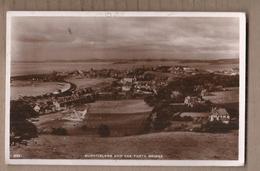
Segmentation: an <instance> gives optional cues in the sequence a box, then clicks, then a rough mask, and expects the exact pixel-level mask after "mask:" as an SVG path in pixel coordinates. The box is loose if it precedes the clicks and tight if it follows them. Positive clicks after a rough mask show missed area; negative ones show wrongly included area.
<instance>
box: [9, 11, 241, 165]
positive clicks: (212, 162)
mask: <svg viewBox="0 0 260 171" xmlns="http://www.w3.org/2000/svg"><path fill="white" fill-rule="evenodd" d="M39 16H42V17H54V16H55V17H238V18H239V21H240V22H239V23H240V26H239V29H240V35H239V37H240V39H239V44H240V45H239V50H240V52H239V72H240V73H239V76H240V78H239V147H238V148H239V150H238V160H128V159H127V160H124V159H122V160H111V159H109V160H104V159H97V160H92V159H10V139H9V135H10V131H9V130H10V115H9V113H10V72H11V64H10V61H11V19H12V17H39ZM5 82H6V83H5V86H6V91H5V99H6V100H5V162H6V164H15V165H106V166H244V163H245V117H246V116H245V114H246V16H245V13H242V12H133V11H129V12H117V11H85V12H82V11H8V12H7V20H6V79H5Z"/></svg>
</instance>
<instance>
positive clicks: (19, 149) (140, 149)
mask: <svg viewBox="0 0 260 171" xmlns="http://www.w3.org/2000/svg"><path fill="white" fill-rule="evenodd" d="M12 154H21V155H22V158H30V159H84V158H85V157H84V155H85V154H114V155H115V154H126V155H127V154H128V155H137V154H143V155H144V154H154V155H162V156H163V158H162V159H175V160H180V159H182V160H184V159H188V160H193V159H196V160H235V159H237V156H238V132H237V131H234V132H229V133H226V134H210V133H194V132H161V133H150V134H145V135H135V136H127V137H108V138H99V137H88V136H55V135H41V136H39V137H38V138H36V139H34V140H31V141H30V142H29V144H28V145H27V146H24V145H19V146H12V147H11V156H12Z"/></svg>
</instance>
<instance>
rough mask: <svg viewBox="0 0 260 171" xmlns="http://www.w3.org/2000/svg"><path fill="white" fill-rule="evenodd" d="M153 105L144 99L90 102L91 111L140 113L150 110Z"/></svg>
mask: <svg viewBox="0 0 260 171" xmlns="http://www.w3.org/2000/svg"><path fill="white" fill-rule="evenodd" d="M151 110H152V107H150V106H148V105H147V104H146V103H145V102H144V100H116V101H115V100H114V101H96V102H95V103H91V104H90V109H89V112H90V113H119V114H123V113H127V114H128V113H139V112H150V111H151Z"/></svg>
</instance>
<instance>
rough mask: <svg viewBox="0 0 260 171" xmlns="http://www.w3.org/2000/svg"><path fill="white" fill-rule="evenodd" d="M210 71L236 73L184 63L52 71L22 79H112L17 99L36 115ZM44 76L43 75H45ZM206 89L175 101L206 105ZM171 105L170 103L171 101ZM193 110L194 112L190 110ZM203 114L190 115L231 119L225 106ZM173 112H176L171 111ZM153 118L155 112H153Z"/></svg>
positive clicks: (140, 93) (132, 94) (142, 94)
mask: <svg viewBox="0 0 260 171" xmlns="http://www.w3.org/2000/svg"><path fill="white" fill-rule="evenodd" d="M208 73H213V74H216V75H219V74H222V75H229V76H236V75H238V70H237V69H231V70H228V71H215V72H209V71H205V70H200V69H197V68H193V67H188V66H156V67H139V68H135V69H131V70H115V69H101V70H94V69H90V70H89V71H81V70H78V71H75V72H67V73H66V72H55V73H52V76H51V80H49V78H48V77H49V75H47V76H41V77H38V76H37V75H32V76H26V79H30V80H32V81H53V80H55V79H57V80H58V81H64V80H66V78H70V77H74V78H77V79H84V78H113V79H114V81H113V82H112V83H111V84H110V85H109V86H106V87H102V88H96V87H86V88H80V89H79V88H77V87H76V85H75V84H74V83H70V82H68V81H66V83H69V85H70V86H67V87H66V88H65V89H64V88H63V89H61V90H57V91H55V92H52V93H48V94H44V95H39V96H23V97H20V99H19V100H23V101H26V102H27V103H28V104H30V106H31V107H32V108H33V109H34V110H35V111H36V112H37V113H39V114H40V115H43V114H51V113H54V112H58V111H63V110H66V109H68V108H71V107H73V106H76V105H79V104H86V103H91V102H94V101H97V100H122V99H145V98H146V97H148V98H149V97H153V96H156V95H157V94H158V90H159V89H163V88H164V87H167V85H168V83H169V80H171V79H175V78H182V77H188V76H194V75H198V74H208ZM46 77H47V78H46ZM15 79H24V77H15V78H12V80H15ZM215 88H217V89H220V90H221V89H222V87H221V86H215ZM208 91H209V89H207V88H202V89H201V90H200V93H198V94H197V95H186V96H185V97H182V98H180V100H181V101H179V102H178V103H176V104H177V105H178V104H179V105H181V106H183V108H184V107H185V108H187V109H189V110H190V111H192V109H193V108H194V109H196V108H197V107H198V106H205V105H207V103H206V101H205V100H204V98H203V97H204V96H206V95H207V93H208ZM179 96H180V97H181V96H183V94H182V92H179V91H176V90H174V91H171V94H170V98H171V99H174V98H175V99H176V98H177V97H179ZM173 106H174V105H173ZM193 112H196V110H195V111H193ZM207 112H208V114H207V115H197V116H190V117H192V118H193V120H194V121H200V122H205V121H207V122H213V121H221V122H222V123H224V124H229V123H230V120H231V116H230V114H229V113H228V112H227V110H226V109H225V108H220V107H214V105H213V106H211V109H210V110H208V111H207ZM175 113H176V112H175ZM188 115H189V114H187V112H182V113H181V114H180V116H186V117H187V116H188ZM153 117H154V118H156V114H155V115H154V116H153Z"/></svg>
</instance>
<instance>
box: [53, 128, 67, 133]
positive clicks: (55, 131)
mask: <svg viewBox="0 0 260 171" xmlns="http://www.w3.org/2000/svg"><path fill="white" fill-rule="evenodd" d="M52 134H54V135H68V131H67V130H66V129H65V128H62V127H59V128H52Z"/></svg>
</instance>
